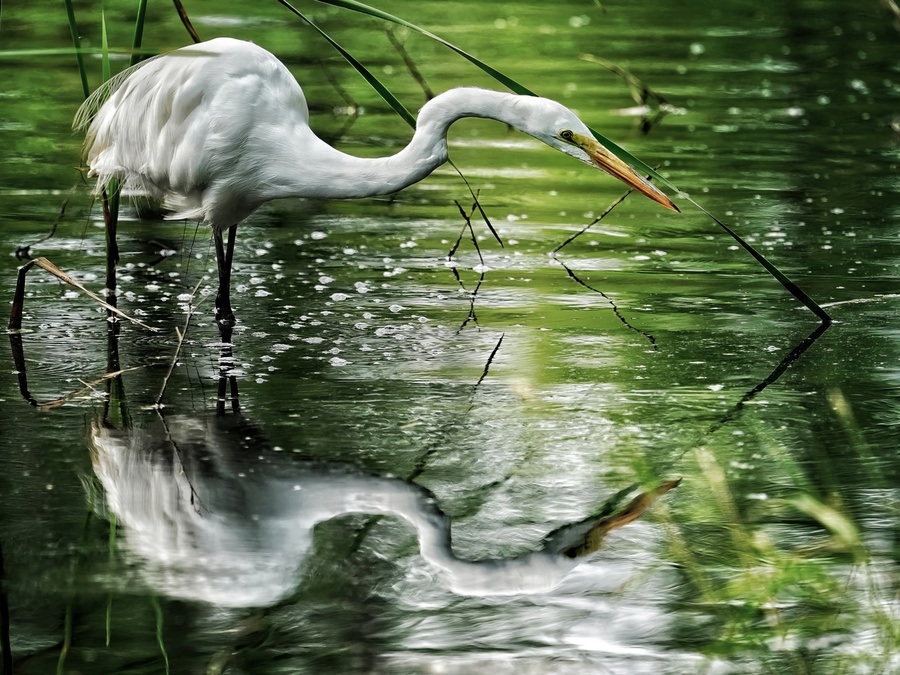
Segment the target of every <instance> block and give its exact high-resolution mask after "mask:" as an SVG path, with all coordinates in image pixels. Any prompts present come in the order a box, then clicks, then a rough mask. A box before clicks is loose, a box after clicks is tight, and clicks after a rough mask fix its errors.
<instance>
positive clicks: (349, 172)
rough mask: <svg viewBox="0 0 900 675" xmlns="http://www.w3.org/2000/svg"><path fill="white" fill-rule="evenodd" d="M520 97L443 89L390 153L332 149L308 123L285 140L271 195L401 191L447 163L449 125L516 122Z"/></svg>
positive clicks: (334, 195)
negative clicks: (379, 154) (365, 155)
mask: <svg viewBox="0 0 900 675" xmlns="http://www.w3.org/2000/svg"><path fill="white" fill-rule="evenodd" d="M516 98H520V97H518V96H516V95H514V94H504V93H501V92H496V91H490V90H486V89H476V88H468V87H466V88H458V89H451V90H450V91H447V92H444V93H443V94H440V95H439V96H436V97H435V98H433V99H432V100H430V101H429V102H428V103H426V104H425V105H424V107H423V108H422V110H421V111H420V112H419V117H418V120H417V123H416V131H415V134H414V135H413V137H412V140H411V141H410V142H409V145H407V146H406V147H405V148H403V149H402V150H401V151H400V152H398V153H397V154H395V155H392V156H390V157H380V158H374V159H368V158H362V157H354V156H352V155H348V154H346V153H343V152H341V151H340V150H336V149H335V148H332V147H331V146H330V145H328V144H327V143H325V142H324V141H322V140H321V139H320V138H318V137H317V136H316V135H315V134H314V133H313V132H312V130H310V129H309V127H305V126H302V127H298V129H297V132H296V133H295V134H293V135H292V136H291V138H285V139H280V140H281V141H282V142H283V143H284V144H285V145H286V146H287V151H286V152H285V150H282V151H281V152H282V153H284V160H285V163H284V164H283V165H282V167H281V169H279V171H282V170H283V173H280V174H279V173H276V174H275V175H276V176H280V177H276V178H274V180H273V184H272V185H271V189H272V190H271V192H270V193H268V194H267V195H266V197H267V198H269V199H276V198H279V197H312V198H320V199H351V198H359V197H373V196H376V195H385V194H391V193H393V192H397V191H398V190H401V189H403V188H405V187H407V186H408V185H412V184H413V183H417V182H418V181H420V180H422V179H423V178H425V177H426V176H427V175H429V174H430V173H431V172H432V171H434V170H435V169H436V168H438V167H439V166H440V165H441V164H443V163H444V162H446V161H447V158H448V151H447V129H448V128H449V127H450V125H451V124H453V122H455V121H456V120H458V119H460V118H462V117H487V118H491V119H496V120H498V121H501V122H506V123H507V124H513V123H514V121H515V109H514V107H513V106H510V105H509V104H510V103H511V102H512V101H513V100H514V99H516ZM279 154H280V153H279Z"/></svg>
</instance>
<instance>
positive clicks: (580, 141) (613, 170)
mask: <svg viewBox="0 0 900 675" xmlns="http://www.w3.org/2000/svg"><path fill="white" fill-rule="evenodd" d="M572 142H573V143H575V144H576V145H577V146H578V147H580V148H581V149H582V150H584V151H585V152H586V153H587V154H588V157H590V158H591V162H592V163H593V165H594V166H596V167H597V168H598V169H603V170H604V171H605V172H606V173H608V174H609V175H610V176H613V177H614V178H618V179H619V180H620V181H622V182H623V183H625V185H627V186H628V187H630V188H632V189H634V190H637V191H638V192H640V193H641V194H642V195H645V196H647V197H649V198H650V199H652V200H653V201H655V202H657V203H658V204H662V205H663V206H665V207H666V208H667V209H672V210H673V211H676V212H678V213H681V211H680V210H679V208H678V207H677V206H675V204H674V203H673V202H672V200H671V199H669V198H668V197H666V195H665V194H663V192H662V191H661V190H660V189H659V188H658V187H656V186H655V185H653V183H651V182H650V181H648V180H646V179H645V178H644V177H643V176H641V175H640V174H638V173H636V172H635V170H634V169H632V168H631V167H630V166H628V165H627V164H626V163H625V162H623V161H622V160H621V159H619V158H618V157H616V156H615V155H614V154H612V153H611V152H610V151H609V150H607V149H606V148H604V147H603V146H602V145H601V144H600V143H599V142H597V140H596V139H594V138H591V137H588V136H582V135H581V134H572Z"/></svg>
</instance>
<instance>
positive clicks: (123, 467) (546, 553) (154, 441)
mask: <svg viewBox="0 0 900 675" xmlns="http://www.w3.org/2000/svg"><path fill="white" fill-rule="evenodd" d="M88 443H89V448H90V452H91V462H92V464H93V467H94V473H95V475H96V476H97V478H98V479H99V480H100V483H101V484H102V485H103V488H104V491H105V493H106V504H107V507H108V509H109V511H110V512H111V513H113V514H115V516H116V519H117V522H118V523H119V525H121V526H122V528H123V531H124V540H125V543H126V548H127V550H128V551H130V553H131V554H132V557H133V558H132V559H133V560H134V561H135V562H137V563H138V569H140V573H141V575H142V577H143V578H144V580H145V581H146V582H147V583H148V584H149V585H150V586H152V587H153V588H154V589H155V590H157V591H160V592H163V593H166V594H167V595H170V596H172V597H176V598H182V599H192V600H199V601H202V602H207V603H211V604H214V605H219V606H222V607H264V606H269V605H272V604H274V603H276V602H278V601H279V600H281V599H283V598H284V597H286V596H288V595H290V594H291V593H292V592H293V591H294V590H295V588H296V585H297V583H298V581H299V580H300V578H301V577H302V574H303V569H304V566H305V563H306V558H307V557H308V556H309V554H310V551H311V549H312V548H313V544H314V534H315V529H316V526H317V525H318V524H319V523H322V522H325V521H328V520H331V519H332V518H337V517H339V516H343V515H346V514H351V513H356V514H381V515H386V516H393V517H396V518H399V519H401V520H404V521H406V522H407V523H409V524H410V525H412V527H413V528H414V529H415V531H416V535H417V537H418V539H419V551H420V553H421V556H422V559H423V560H425V561H427V562H428V563H429V564H430V565H431V566H432V567H434V568H436V569H438V570H440V573H441V577H442V578H443V579H444V581H445V582H446V584H447V586H448V587H449V588H450V589H451V590H452V591H453V592H455V593H457V594H460V595H471V596H497V595H518V594H525V593H528V594H532V593H547V592H550V591H551V590H553V589H554V588H556V587H557V586H558V585H559V584H561V583H562V582H563V581H564V580H565V579H566V577H567V576H568V575H569V574H570V573H571V572H572V570H573V569H574V568H575V567H576V565H577V564H578V562H579V558H580V557H581V556H584V555H587V554H589V553H591V552H593V551H596V550H597V549H598V548H599V547H600V545H601V543H602V540H603V537H604V536H605V534H606V533H607V532H609V531H610V530H612V529H614V528H617V527H622V526H623V525H626V524H628V523H630V522H631V521H633V520H634V519H635V518H637V517H638V516H640V514H641V513H643V512H644V511H645V510H646V509H647V507H648V506H650V504H651V503H652V502H653V501H654V500H655V499H656V498H657V497H659V496H661V495H662V494H665V493H666V492H668V491H669V490H670V489H671V488H673V487H675V485H677V484H678V481H670V482H669V483H666V484H664V485H662V486H661V487H660V488H657V489H656V490H654V491H652V492H646V493H642V494H640V495H639V496H638V497H636V498H635V499H634V500H632V502H631V503H630V504H629V505H628V506H626V507H625V508H624V509H622V510H620V511H619V512H617V513H615V514H609V513H605V512H604V513H603V514H602V515H597V516H591V517H589V518H587V519H585V520H584V521H581V522H578V523H571V524H566V525H563V526H562V527H560V528H559V529H557V530H556V531H554V532H553V533H551V534H550V535H548V537H547V538H546V539H545V540H544V542H543V545H542V548H541V549H540V550H538V551H533V552H531V553H526V554H523V555H520V556H517V557H513V558H503V559H492V560H478V561H474V560H471V561H470V560H463V559H460V558H458V557H457V556H456V554H455V553H454V551H453V547H452V544H451V522H450V518H449V517H448V516H447V515H445V514H444V513H443V512H442V511H441V510H440V509H439V508H438V506H437V505H436V503H435V500H434V497H433V496H432V495H431V493H429V492H428V491H426V490H425V489H424V488H422V487H420V486H418V485H416V484H414V483H408V482H406V481H403V480H400V479H398V478H384V477H380V476H375V475H372V474H368V473H364V472H361V471H358V470H353V469H352V468H351V467H348V466H346V465H341V464H339V463H328V462H320V461H311V460H298V459H297V458H296V456H289V455H285V454H284V453H278V452H274V451H273V450H272V446H271V443H270V442H269V441H268V440H267V439H266V438H265V436H264V434H263V432H262V430H261V429H260V428H259V427H257V426H256V425H255V424H253V423H252V422H251V421H250V420H248V419H246V418H244V417H242V416H240V415H229V416H210V417H205V416H188V415H181V416H173V417H170V418H165V419H164V418H161V417H160V418H158V420H157V421H156V422H155V423H153V424H150V425H148V426H146V427H133V428H129V429H117V428H114V427H113V426H111V425H109V424H106V423H105V422H103V421H101V420H99V419H95V420H94V421H93V424H92V425H91V432H90V434H89V436H88Z"/></svg>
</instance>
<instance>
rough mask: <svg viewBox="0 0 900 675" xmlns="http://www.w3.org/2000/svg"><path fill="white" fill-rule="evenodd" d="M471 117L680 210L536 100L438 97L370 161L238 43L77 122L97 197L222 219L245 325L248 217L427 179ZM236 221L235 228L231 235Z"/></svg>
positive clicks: (222, 298)
mask: <svg viewBox="0 0 900 675" xmlns="http://www.w3.org/2000/svg"><path fill="white" fill-rule="evenodd" d="M110 92H111V93H110ZM462 117H485V118H491V119H495V120H498V121H500V122H503V123H505V124H508V125H510V126H512V127H515V128H516V129H518V130H520V131H522V132H524V133H526V134H528V135H530V136H533V137H534V138H537V139H538V140H540V141H543V142H544V143H546V144H547V145H549V146H550V147H552V148H555V149H557V150H559V151H561V152H564V153H566V154H567V155H571V156H573V157H575V158H576V159H579V160H581V161H583V162H585V163H586V164H589V165H592V166H595V167H597V168H600V169H603V170H604V171H606V172H608V173H610V174H611V175H613V176H615V177H616V178H618V179H619V180H621V181H623V182H624V183H626V184H627V185H629V186H631V187H633V188H634V189H636V190H638V191H640V192H641V193H643V194H644V195H646V196H648V197H649V198H651V199H653V200H654V201H656V202H658V203H660V204H662V205H663V206H665V207H667V208H670V209H673V210H675V211H677V210H678V209H677V208H676V207H675V205H674V204H673V203H672V202H671V200H669V198H668V197H666V196H665V195H664V194H663V193H662V192H661V191H660V190H658V189H657V188H656V187H655V186H653V185H652V184H651V183H649V182H648V181H646V180H644V178H642V177H641V176H640V175H638V174H637V173H635V172H634V171H633V170H632V169H631V168H630V167H629V166H628V165H627V164H625V163H624V162H623V161H621V160H620V159H618V158H617V157H616V156H615V155H613V154H612V153H611V152H609V150H607V149H606V148H605V147H604V146H603V145H601V144H600V143H599V142H597V141H596V140H595V139H594V137H593V135H592V134H591V132H590V130H589V129H588V128H587V126H586V125H585V124H584V123H583V122H581V120H579V119H578V117H577V116H576V115H575V114H574V113H573V112H572V111H571V110H569V109H568V108H566V107H565V106H563V105H561V104H559V103H557V102H555V101H551V100H549V99H545V98H538V97H534V96H519V95H514V94H506V93H500V92H495V91H489V90H485V89H477V88H458V89H451V90H450V91H447V92H445V93H443V94H440V95H439V96H436V97H435V98H433V99H432V100H430V101H429V102H428V103H426V104H425V106H424V107H423V108H422V110H421V111H420V112H419V116H418V120H417V124H416V131H415V134H414V135H413V138H412V140H411V141H410V143H409V145H407V146H406V147H405V148H404V149H402V150H401V151H400V152H398V153H397V154H395V155H392V156H390V157H383V158H376V159H364V158H359V157H353V156H351V155H348V154H346V153H343V152H340V151H339V150H336V149H335V148H332V147H331V146H329V145H328V144H327V143H325V142H324V141H322V140H321V139H320V138H318V137H317V136H316V135H315V134H314V133H313V131H312V129H310V126H309V111H308V108H307V105H306V99H305V97H304V95H303V91H302V90H301V89H300V86H299V85H298V84H297V81H296V80H295V79H294V77H293V76H292V75H291V73H290V72H289V71H288V69H287V68H286V67H285V66H284V65H283V64H282V63H281V62H280V61H279V60H278V59H277V58H276V57H275V56H274V55H272V54H271V53H269V52H267V51H266V50H265V49H263V48H261V47H258V46H256V45H254V44H252V43H249V42H243V41H241V40H234V39H231V38H217V39H215V40H210V41H208V42H203V43H200V44H197V45H192V46H189V47H184V48H182V49H178V50H175V51H173V52H170V53H168V54H165V55H163V56H159V57H156V58H154V59H150V60H149V61H146V62H144V63H142V64H139V65H138V66H136V67H135V68H134V69H132V70H129V71H125V72H124V73H122V75H121V76H120V77H119V78H116V79H115V80H113V81H111V82H110V83H108V84H107V85H106V86H104V87H101V88H100V89H99V90H98V91H97V92H95V93H94V94H93V95H92V96H91V97H90V98H89V99H88V100H87V101H86V102H85V104H84V105H83V106H82V107H81V109H80V110H79V111H78V114H77V116H76V119H75V126H76V127H77V128H81V127H86V126H88V125H89V127H88V129H87V133H86V138H85V144H84V155H85V158H86V160H87V164H88V167H89V175H90V176H95V177H96V178H97V179H98V180H97V191H98V192H99V191H101V190H102V189H103V188H104V187H105V186H106V185H107V183H108V182H109V181H110V180H111V179H113V178H116V179H118V181H119V185H120V186H121V188H122V189H124V190H128V191H130V192H132V193H139V194H143V195H146V196H148V197H150V198H152V199H154V200H155V201H158V202H159V203H160V205H162V207H163V208H165V209H166V210H167V211H169V212H170V214H169V215H168V216H167V217H168V218H172V219H180V218H186V219H196V220H201V221H203V222H205V223H207V224H209V225H210V226H212V228H213V233H214V237H215V242H216V260H217V266H218V271H219V293H218V295H217V298H216V309H217V318H218V320H219V321H220V322H222V323H224V324H233V322H234V315H233V313H232V310H231V302H230V283H231V281H230V277H231V260H232V256H233V251H234V239H235V229H236V227H237V224H238V223H240V222H241V221H242V220H244V219H245V218H246V217H247V216H249V215H250V214H251V213H253V211H254V210H256V209H257V208H258V207H259V206H260V205H261V204H263V203H265V202H267V201H270V200H273V199H281V198H285V197H306V198H313V199H347V198H358V197H371V196H375V195H383V194H390V193H392V192H396V191H398V190H400V189H402V188H404V187H406V186H408V185H411V184H413V183H416V182H417V181H420V180H422V179H423V178H425V177H426V176H427V175H428V174H430V173H431V172H432V171H434V170H435V169H436V168H437V167H439V166H440V165H441V164H443V163H444V162H446V161H447V158H448V150H447V129H448V127H449V126H450V125H451V124H452V123H453V122H455V121H456V120H458V119H460V118H462ZM223 230H228V231H229V234H228V239H227V242H225V243H223V238H222V232H223Z"/></svg>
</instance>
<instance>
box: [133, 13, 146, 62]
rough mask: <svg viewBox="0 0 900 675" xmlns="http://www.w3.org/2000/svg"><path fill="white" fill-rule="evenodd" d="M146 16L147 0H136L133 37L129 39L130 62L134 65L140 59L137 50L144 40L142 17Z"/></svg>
mask: <svg viewBox="0 0 900 675" xmlns="http://www.w3.org/2000/svg"><path fill="white" fill-rule="evenodd" d="M146 16H147V0H138V11H137V16H136V17H135V19H134V38H132V41H131V64H130V65H132V66H136V65H137V63H138V61H140V60H141V57H140V55H139V53H138V52H139V50H140V48H141V43H143V41H144V18H145V17H146Z"/></svg>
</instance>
